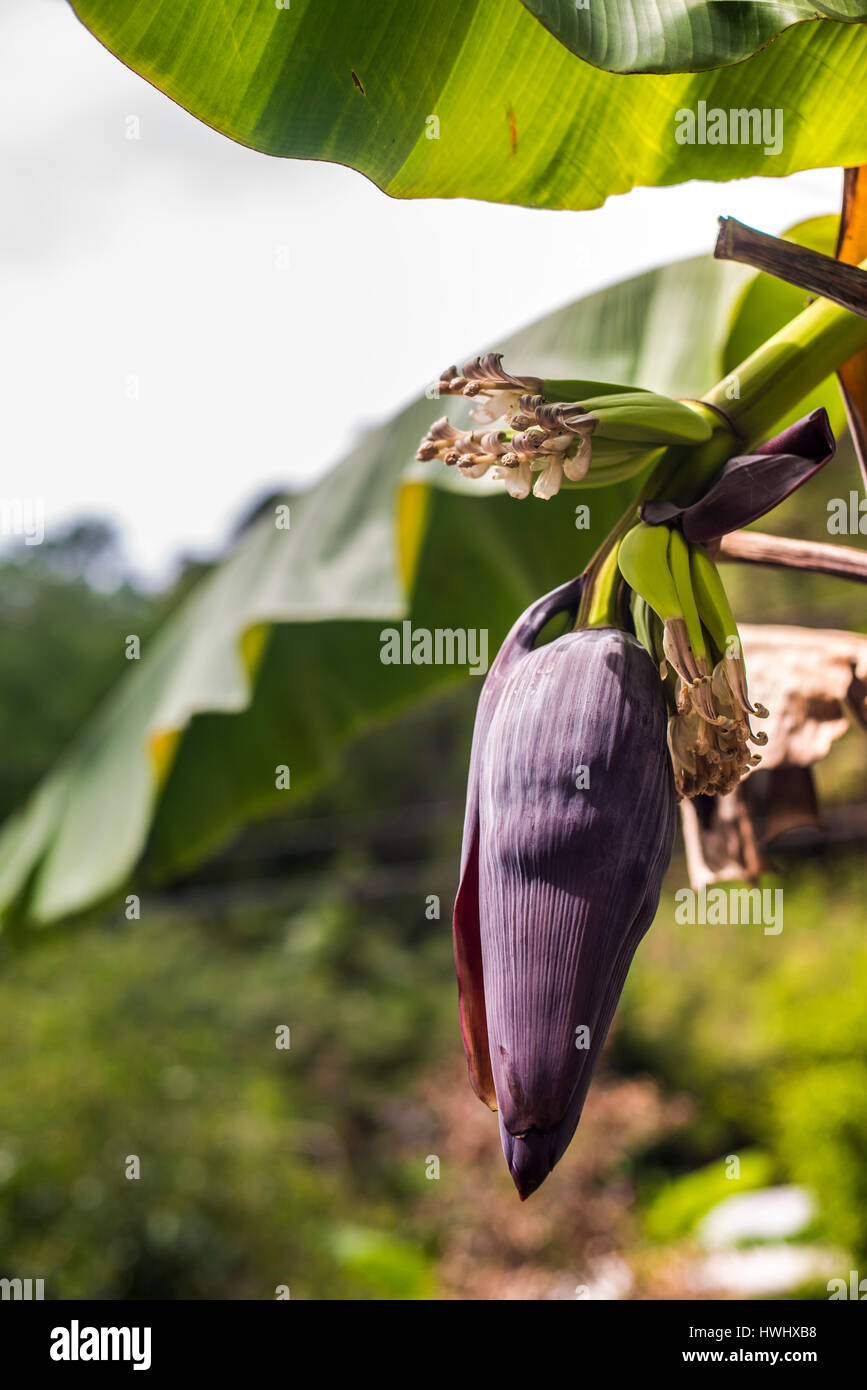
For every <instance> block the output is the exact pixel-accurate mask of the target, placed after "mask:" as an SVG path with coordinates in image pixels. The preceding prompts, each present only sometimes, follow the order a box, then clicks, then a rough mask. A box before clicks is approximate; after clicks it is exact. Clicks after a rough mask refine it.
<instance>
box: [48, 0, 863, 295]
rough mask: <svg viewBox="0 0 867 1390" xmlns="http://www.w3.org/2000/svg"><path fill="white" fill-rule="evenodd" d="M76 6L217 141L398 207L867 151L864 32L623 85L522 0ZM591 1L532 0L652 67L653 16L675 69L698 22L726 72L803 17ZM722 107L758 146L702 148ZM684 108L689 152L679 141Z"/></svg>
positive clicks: (555, 204) (841, 29)
mask: <svg viewBox="0 0 867 1390" xmlns="http://www.w3.org/2000/svg"><path fill="white" fill-rule="evenodd" d="M70 3H71V4H72V6H73V9H74V10H75V12H76V14H77V15H78V16H79V17H80V18H81V20H82V21H83V22H84V23H85V24H86V25H87V27H88V28H89V29H91V30H92V32H93V33H94V34H95V35H96V37H97V38H98V39H100V40H101V42H102V43H104V44H105V45H106V47H107V48H109V49H110V50H111V51H112V52H113V53H115V54H116V55H117V57H118V58H120V59H121V60H122V61H123V62H124V63H126V64H127V65H128V66H129V67H131V68H133V69H134V70H135V71H136V72H138V73H140V74H141V75H142V76H143V77H145V78H147V80H148V81H149V82H152V83H153V84H154V85H155V86H156V87H158V88H160V90H161V91H163V92H165V93H166V94H167V95H168V96H170V97H171V98H172V99H173V100H174V101H176V102H179V103H180V105H181V106H184V107H186V109H187V110H189V111H191V112H192V113H193V114H194V115H195V116H197V117H199V119H200V120H202V121H205V122H207V124H208V125H211V126H213V127H214V129H216V130H218V131H220V132H222V133H223V134H224V135H228V136H230V137H231V138H232V139H233V140H237V141H240V143H242V144H245V145H249V146H252V148H254V149H257V150H263V151H265V152H266V153H268V154H273V155H285V156H292V157H295V158H302V159H324V160H331V161H335V162H337V163H341V164H347V165H349V166H351V167H352V168H354V169H358V170H360V172H361V173H363V174H366V175H367V177H368V178H370V179H372V180H373V181H374V182H375V183H376V184H378V185H379V187H380V188H382V189H384V190H385V192H386V193H389V194H391V195H393V196H395V197H400V198H418V197H440V198H455V197H471V198H481V199H487V200H490V201H494V202H507V203H521V204H525V205H528V206H532V207H549V208H592V207H598V206H599V205H600V204H601V203H603V202H604V201H605V199H606V198H607V197H608V196H609V195H610V194H612V193H624V192H626V191H627V190H628V189H630V188H632V187H634V186H635V185H638V184H641V185H663V184H674V183H681V182H684V181H686V180H688V179H732V178H744V177H747V176H749V175H754V174H766V175H774V176H779V175H783V174H789V173H791V172H793V171H794V170H797V169H806V168H821V167H826V166H830V165H855V164H861V163H865V162H867V83H865V82H864V80H863V74H864V70H865V65H867V30H865V28H864V26H863V25H861V24H853V23H847V24H841V23H834V22H831V21H830V20H827V19H826V20H822V21H820V22H812V23H798V24H792V26H791V27H790V28H787V29H785V32H783V33H781V34H780V36H779V38H777V40H776V41H775V42H774V43H773V44H771V45H770V46H769V47H766V48H764V49H761V50H760V51H759V52H757V53H756V54H755V55H754V56H753V57H751V58H748V59H746V60H745V61H744V62H741V63H737V64H734V65H730V66H727V67H720V68H717V69H716V70H715V71H713V72H711V73H707V72H705V73H701V74H694V73H681V72H672V73H670V74H667V75H657V74H651V75H636V74H634V73H633V74H631V75H625V76H624V75H621V74H619V73H610V72H605V71H602V70H601V69H600V68H597V67H593V66H591V64H590V63H588V62H583V61H581V59H580V58H577V57H575V56H574V54H572V53H571V52H569V50H568V48H566V47H565V46H564V44H562V43H560V42H559V41H558V39H556V38H555V37H554V36H553V34H552V33H549V32H548V30H547V29H546V28H545V27H544V26H543V25H542V24H540V23H539V22H538V20H537V19H535V18H534V16H533V15H532V14H530V12H529V10H528V9H527V8H525V6H524V5H523V4H522V3H521V0H414V3H413V4H412V5H409V4H407V3H406V0H376V3H372V2H371V0H290V3H287V4H286V5H285V6H284V5H282V4H281V5H277V4H275V3H272V0H257V3H255V4H251V3H249V0H220V3H219V4H212V5H206V4H202V3H201V0H137V3H136V4H135V5H134V6H128V5H121V4H119V3H118V2H117V0H70ZM590 4H591V8H590V11H589V12H588V13H589V15H590V19H589V20H588V19H587V15H586V14H584V12H583V11H579V12H577V13H576V14H575V15H572V16H570V18H569V23H568V24H567V18H566V17H567V12H568V11H570V10H574V4H573V3H572V0H563V3H562V4H554V3H552V0H546V2H545V4H544V6H543V5H542V3H541V0H539V3H538V4H537V9H538V12H539V13H540V14H542V11H543V9H544V17H545V19H546V22H547V23H549V24H551V25H552V27H558V26H560V25H562V26H563V30H564V37H566V33H565V30H566V29H567V28H569V27H570V26H571V20H572V18H574V19H575V22H576V23H577V24H579V25H581V26H584V28H587V33H588V35H589V42H590V43H591V45H602V46H605V45H608V44H610V45H612V49H613V51H612V61H613V59H614V58H615V57H617V61H618V63H622V62H623V61H625V55H626V50H627V49H629V50H630V51H631V48H630V45H632V44H633V39H632V38H630V34H633V35H634V33H635V32H640V35H641V39H640V52H639V51H638V50H637V49H636V51H635V55H634V58H633V59H632V60H631V61H632V62H633V65H634V66H637V67H641V66H646V65H647V63H648V62H650V63H651V64H653V63H658V62H659V61H661V60H660V51H659V44H660V41H661V40H660V25H661V23H662V22H663V21H664V22H665V33H666V45H667V46H666V53H669V52H670V54H671V58H670V59H669V61H670V62H671V66H672V67H673V68H678V67H679V66H680V65H681V64H682V63H683V62H684V61H685V55H686V51H687V48H688V47H689V45H690V43H692V44H693V45H694V46H695V45H699V44H701V45H702V46H703V47H702V51H705V53H706V56H707V52H706V44H707V42H710V41H711V40H708V39H707V37H706V36H707V34H708V33H710V34H712V42H713V45H714V49H713V51H714V52H718V53H719V61H721V62H724V63H729V64H731V62H732V54H733V53H735V52H738V51H739V49H738V45H740V46H741V47H742V48H743V49H744V51H749V48H750V47H751V46H754V45H753V40H754V39H756V41H757V42H766V40H767V38H769V37H770V34H766V32H765V27H763V26H766V24H767V23H768V22H769V21H767V16H768V15H772V14H773V13H775V12H776V11H780V12H785V13H786V14H791V13H793V12H794V11H795V10H796V9H800V8H801V7H800V5H798V4H790V3H787V4H785V5H773V6H772V5H759V4H751V3H749V4H747V3H742V0H738V3H736V4H725V5H722V4H716V3H701V4H691V3H690V4H687V3H686V0H670V3H667V4H665V5H660V4H659V3H658V0H641V3H639V0H631V3H629V4H627V3H615V0H590ZM811 8H815V9H819V8H821V10H822V12H823V13H826V12H828V13H831V12H837V11H842V10H844V9H845V10H846V13H847V14H848V12H849V10H850V8H851V9H853V10H854V9H856V8H857V9H858V10H859V11H860V10H863V5H861V4H859V5H857V6H856V5H854V4H853V5H851V6H843V5H841V4H839V3H838V4H837V5H835V6H834V7H830V6H822V7H819V6H813V7H811ZM711 12H712V15H713V19H712V21H711ZM760 13H761V14H762V15H763V16H764V18H763V20H762V24H761V25H759V23H758V18H757V16H758V15H759V14H760ZM630 16H631V18H630ZM660 16H662V19H660ZM747 16H750V17H751V18H750V19H749V20H748V19H747ZM627 21H629V22H627ZM770 22H771V23H772V24H773V21H770ZM786 22H787V23H790V22H791V21H790V20H786ZM588 25H589V27H588ZM670 25H673V27H672V28H670ZM760 30H761V33H760ZM687 31H689V32H690V33H692V34H694V39H693V40H687V39H686V38H685V35H686V34H687ZM558 32H559V28H558ZM570 32H571V29H570ZM581 32H582V33H583V32H584V30H583V29H582V30H581ZM761 35H764V37H761ZM703 36H704V37H703ZM570 42H571V40H570ZM717 45H718V48H717ZM594 53H595V49H594V50H593V51H592V52H588V53H587V54H586V55H584V56H588V57H591V58H593V59H594V61H595V57H594ZM618 55H619V56H618ZM654 55H655V56H654ZM596 56H598V55H596ZM689 65H690V66H692V65H694V63H690V64H689ZM702 103H704V105H702ZM715 110H719V111H721V112H723V113H725V114H728V113H729V112H734V113H735V115H736V116H737V113H738V112H742V113H744V114H745V115H746V113H748V112H749V111H751V110H755V111H756V112H757V113H759V114H760V115H761V113H765V114H766V117H767V122H768V129H767V131H766V132H764V133H762V135H761V138H760V139H759V140H758V141H756V142H755V143H753V142H750V143H740V141H741V140H743V138H744V135H745V131H743V130H741V129H740V126H737V128H734V129H731V130H729V131H728V134H727V139H729V137H730V136H731V135H734V136H736V137H737V140H738V143H734V142H733V141H731V140H729V142H728V143H724V144H722V143H709V142H707V143H702V136H703V135H704V136H705V137H706V136H707V135H708V134H710V135H711V138H712V139H715V138H716V133H715V132H713V133H712V132H710V131H709V130H708V129H707V117H708V113H712V112H713V111H715ZM776 112H780V113H782V116H781V120H782V125H781V126H779V125H778V124H776V123H777V122H778V120H779V119H780V118H778V117H777V116H776V115H775V113H776ZM684 113H685V114H684ZM692 117H695V123H696V124H695V130H694V131H693V132H692V134H693V135H694V136H695V143H679V137H685V136H688V135H689V134H690V131H689V129H688V125H689V123H690V121H691V119H692ZM775 132H776V133H778V134H779V135H780V137H781V139H780V142H779V148H778V147H777V139H776V134H775ZM531 271H532V267H527V268H526V273H531Z"/></svg>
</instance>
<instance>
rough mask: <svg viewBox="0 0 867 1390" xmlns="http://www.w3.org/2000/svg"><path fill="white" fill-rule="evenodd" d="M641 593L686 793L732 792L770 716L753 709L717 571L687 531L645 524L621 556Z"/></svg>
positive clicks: (636, 610) (638, 603)
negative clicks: (759, 726)
mask: <svg viewBox="0 0 867 1390" xmlns="http://www.w3.org/2000/svg"><path fill="white" fill-rule="evenodd" d="M617 561H618V566H619V568H620V573H621V574H622V576H623V578H624V579H625V580H626V583H627V584H628V585H629V587H630V588H631V589H632V591H633V599H632V615H633V622H634V625H635V631H636V636H637V637H638V639H639V641H640V642H642V644H643V645H644V646H645V647H646V648H647V650H648V652H649V653H650V655H651V656H652V657H653V659H654V660H655V661H656V662H657V663H658V664H659V667H660V674H661V675H662V676H663V678H664V679H666V680H667V681H669V682H671V672H672V669H673V671H674V672H675V673H676V679H674V681H673V685H672V684H671V683H670V684H669V690H670V693H671V696H672V700H673V704H674V712H673V721H672V724H671V725H670V728H669V745H670V747H671V751H672V756H673V759H674V763H675V775H676V780H677V785H678V791H679V792H680V793H681V795H685V796H694V795H697V794H699V793H714V792H724V791H729V790H731V789H732V787H733V786H734V785H736V784H737V782H738V781H739V780H740V778H741V776H742V775H743V774H744V772H745V771H746V770H747V768H748V766H751V765H752V766H754V765H755V764H756V763H757V762H758V761H759V759H758V757H757V756H756V755H755V754H751V752H750V750H749V748H748V744H750V743H753V744H763V743H766V742H767V737H766V735H764V734H760V733H759V734H754V733H753V731H752V729H751V727H750V723H749V719H750V716H751V715H752V716H754V717H756V718H760V719H764V718H767V714H768V711H767V710H766V709H765V708H764V707H763V706H762V705H758V704H752V703H751V702H750V699H749V695H748V693H747V683H746V673H745V670H744V663H743V653H742V649H741V641H740V635H739V633H738V628H737V623H736V622H735V618H734V614H733V613H732V610H731V605H730V604H729V600H728V596H727V595H726V591H725V588H724V586H723V582H722V580H721V578H720V575H719V572H718V570H717V567H716V565H715V564H714V562H713V560H712V559H711V557H710V555H709V554H708V552H707V550H705V548H704V547H703V546H701V545H691V544H690V543H689V542H687V541H686V540H685V539H684V537H683V535H682V534H681V532H680V531H679V530H676V529H669V528H668V527H667V526H649V525H647V524H646V523H645V522H643V521H642V522H639V523H638V525H637V526H634V527H633V528H632V530H631V531H629V532H627V534H626V536H625V537H624V539H623V541H622V542H621V544H620V548H619V550H618V555H617ZM677 721H679V722H677Z"/></svg>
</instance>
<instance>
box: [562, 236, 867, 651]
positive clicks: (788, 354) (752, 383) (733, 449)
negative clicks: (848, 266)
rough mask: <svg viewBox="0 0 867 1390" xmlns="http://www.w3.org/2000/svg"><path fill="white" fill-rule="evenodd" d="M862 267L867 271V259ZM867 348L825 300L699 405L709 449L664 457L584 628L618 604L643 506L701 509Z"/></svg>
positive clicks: (586, 607) (634, 507) (625, 521)
mask: <svg viewBox="0 0 867 1390" xmlns="http://www.w3.org/2000/svg"><path fill="white" fill-rule="evenodd" d="M861 265H862V269H867V259H865V260H864V261H862V263H861ZM864 348H867V319H865V318H862V317H860V316H859V315H858V314H853V313H851V312H850V311H849V310H848V309H843V308H841V307H840V306H839V305H837V304H832V303H831V302H830V301H828V300H825V299H817V300H816V301H815V302H814V303H812V304H811V305H809V307H808V308H806V309H804V311H803V312H802V313H800V314H798V316H797V317H796V318H794V319H792V320H791V322H789V323H787V324H785V325H784V327H783V328H781V329H780V330H779V332H777V333H775V334H774V335H773V337H771V338H769V339H768V340H767V342H765V343H763V344H762V346H761V347H759V348H757V349H756V351H755V352H753V353H751V355H750V356H749V357H747V358H746V360H745V361H744V362H742V363H741V364H740V366H738V367H736V368H735V369H734V371H732V372H729V374H728V375H727V376H726V377H724V378H723V380H722V381H720V382H718V383H717V385H716V386H714V387H712V389H711V390H710V391H708V392H707V394H706V395H705V396H704V397H703V398H702V402H696V404H699V405H700V404H704V405H705V406H706V407H708V408H709V411H711V412H712V413H713V416H714V426H715V427H714V432H713V435H712V436H711V438H710V439H709V440H707V441H706V442H705V443H704V444H699V445H692V446H684V445H680V444H678V445H671V446H669V447H668V448H666V449H664V450H663V451H662V453H661V454H660V456H659V459H658V461H657V463H656V466H655V467H654V469H653V471H652V472H651V473H650V475H649V477H648V478H647V479H646V480H645V483H644V485H643V487H642V488H641V491H640V492H639V493H638V495H637V496H636V497H635V498H634V499H633V501H632V502H631V503H630V505H629V507H628V508H627V510H626V512H624V514H623V516H622V517H621V519H620V521H619V522H618V523H617V525H616V526H615V528H614V530H613V531H612V532H611V533H610V534H609V535H608V536H606V538H605V540H604V541H603V542H602V545H601V546H600V547H599V549H598V550H597V552H596V554H595V555H594V556H593V559H592V560H591V561H590V564H589V565H588V566H587V569H586V571H585V575H586V579H587V582H586V584H585V586H584V597H583V599H582V605H581V610H580V611H579V614H578V620H577V624H576V626H578V627H584V626H586V625H587V623H588V621H589V619H590V614H591V613H595V614H597V615H598V613H599V612H600V611H601V612H605V611H610V610H611V607H612V605H614V604H615V591H614V574H613V572H612V569H611V564H610V556H611V553H612V551H614V550H616V548H617V546H618V545H619V543H620V541H622V539H623V537H624V536H625V535H626V533H627V532H628V531H629V530H631V528H632V527H633V526H634V525H635V524H636V522H637V521H638V509H639V507H640V506H641V504H642V503H643V502H648V501H650V500H651V499H655V498H659V497H666V496H671V495H672V492H673V490H676V500H677V501H678V502H679V503H680V504H681V505H684V506H686V505H688V504H689V503H690V502H694V501H695V500H696V499H697V498H698V497H700V496H701V495H702V493H703V492H704V491H705V490H706V489H707V487H708V486H709V484H710V483H711V482H712V481H713V480H714V478H715V477H716V476H717V474H718V473H719V471H720V469H721V468H722V466H723V464H724V463H726V462H727V460H728V459H730V458H731V457H732V456H733V455H734V454H735V453H739V452H741V453H743V452H747V451H748V450H749V449H750V448H753V447H755V446H756V445H757V444H760V443H761V442H762V441H763V440H764V439H766V438H767V437H768V436H769V435H770V433H771V432H772V430H773V427H774V425H776V424H777V422H778V421H779V420H780V419H781V418H782V417H783V416H784V415H787V414H788V412H789V411H790V410H793V409H794V408H795V407H796V406H797V405H798V403H799V401H801V400H803V398H804V397H805V396H806V395H808V394H809V393H810V392H811V391H812V390H814V389H815V387H817V386H819V385H821V383H822V382H823V381H824V380H825V379H826V378H827V377H829V376H831V375H832V373H834V372H836V371H838V370H839V369H840V368H841V367H843V366H844V365H845V364H846V363H847V362H848V361H849V359H850V358H852V357H854V356H855V355H856V354H857V353H859V352H861V351H862V350H863V349H864ZM727 421H728V423H726V422H727ZM597 586H598V587H599V590H600V592H599V594H598V595H597Z"/></svg>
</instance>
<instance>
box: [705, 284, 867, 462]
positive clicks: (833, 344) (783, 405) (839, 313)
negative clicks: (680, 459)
mask: <svg viewBox="0 0 867 1390" xmlns="http://www.w3.org/2000/svg"><path fill="white" fill-rule="evenodd" d="M861 268H862V269H867V260H865V261H863V262H862V263H861ZM865 347H867V319H865V318H862V317H861V316H860V315H858V314H853V313H851V312H850V311H849V310H848V309H843V308H841V307H840V306H839V305H837V304H832V303H831V302H830V300H827V299H817V300H815V301H814V302H813V303H812V304H811V305H809V307H808V308H806V309H804V311H803V313H800V314H798V316H797V318H794V319H792V320H791V322H790V323H787V324H785V326H784V327H783V328H781V329H780V330H779V332H778V333H775V334H774V335H773V337H771V338H769V339H768V341H767V342H766V343H763V344H762V346H761V347H759V348H757V349H756V351H755V352H754V353H752V354H751V355H750V356H749V357H748V358H747V359H746V361H744V362H742V363H741V364H740V366H738V367H736V368H735V369H734V371H733V372H729V374H728V376H727V377H725V378H724V380H723V381H721V382H719V383H718V384H717V385H716V386H714V387H713V389H712V390H711V391H709V392H708V393H707V395H706V396H705V397H704V400H705V401H706V402H707V403H708V405H711V406H716V407H718V408H719V409H720V410H724V411H725V413H726V414H727V415H728V417H729V419H730V420H731V422H732V424H733V425H734V427H735V429H736V431H737V433H738V434H739V435H740V436H741V438H742V440H743V442H744V443H745V444H746V445H747V446H750V445H753V444H758V443H760V442H761V441H762V439H764V438H765V437H766V435H768V434H769V433H770V431H771V430H772V429H773V427H774V425H775V424H776V423H777V421H778V420H779V419H780V418H781V417H782V416H783V415H786V414H787V413H788V412H789V411H790V410H792V409H794V407H795V406H796V405H797V404H798V402H799V401H801V400H803V398H804V396H806V395H807V394H808V393H809V392H810V391H812V390H813V389H814V387H816V386H819V385H820V384H821V383H822V382H823V381H824V380H825V378H826V377H828V376H830V375H831V374H832V373H833V372H836V371H838V370H839V369H840V367H843V366H845V364H846V363H847V362H848V361H849V359H850V358H851V357H854V356H855V354H856V353H858V352H860V351H861V350H862V349H863V348H865Z"/></svg>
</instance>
